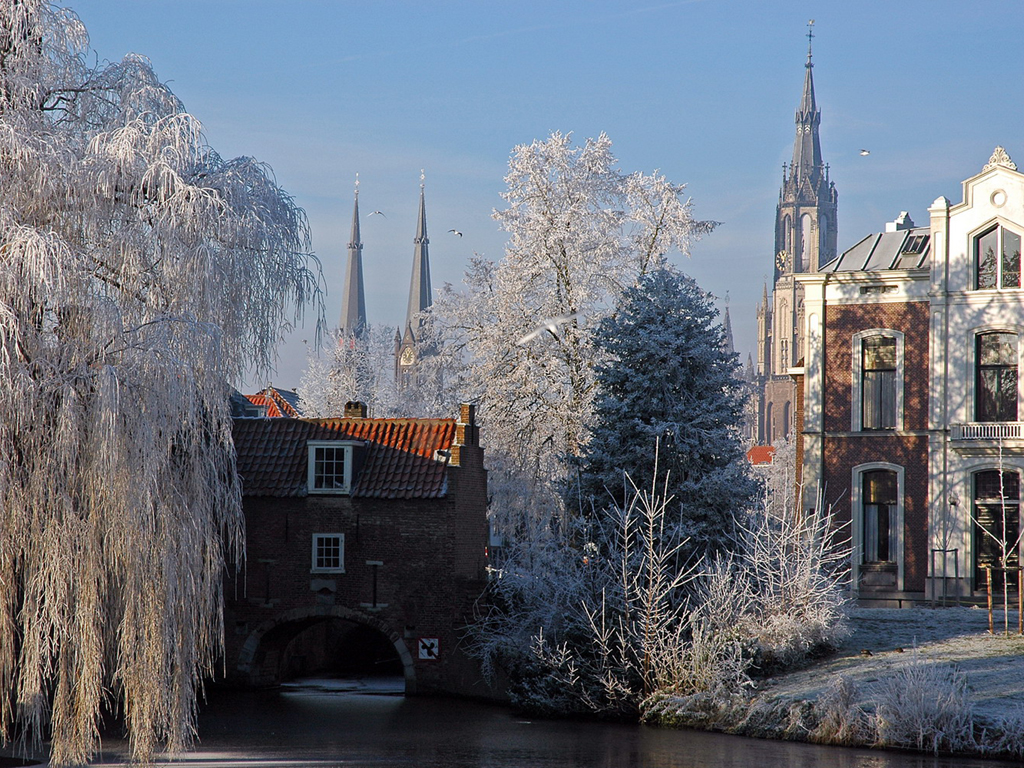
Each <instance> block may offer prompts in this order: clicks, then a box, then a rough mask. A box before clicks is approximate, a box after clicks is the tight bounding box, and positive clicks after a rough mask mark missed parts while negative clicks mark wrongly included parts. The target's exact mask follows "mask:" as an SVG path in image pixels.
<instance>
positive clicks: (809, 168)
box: [790, 19, 822, 181]
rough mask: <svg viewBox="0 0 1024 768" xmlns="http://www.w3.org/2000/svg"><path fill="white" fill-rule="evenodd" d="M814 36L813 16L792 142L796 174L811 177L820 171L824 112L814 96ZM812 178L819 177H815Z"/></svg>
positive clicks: (793, 170)
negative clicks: (819, 129)
mask: <svg viewBox="0 0 1024 768" xmlns="http://www.w3.org/2000/svg"><path fill="white" fill-rule="evenodd" d="M813 39H814V19H811V20H810V21H809V22H807V63H806V64H804V90H803V93H802V94H801V96H800V108H799V109H797V111H796V141H794V142H793V166H792V168H791V169H790V170H791V172H792V173H793V174H794V175H797V176H798V177H801V178H807V179H812V177H816V176H818V175H820V173H821V166H822V160H821V141H820V139H819V138H818V125H819V124H820V123H821V112H820V111H819V110H818V105H817V102H816V101H815V99H814V75H813V74H812V70H813V69H814V64H813V62H812V61H811V55H812V54H811V41H812V40H813ZM813 181H817V179H816V178H814V179H813Z"/></svg>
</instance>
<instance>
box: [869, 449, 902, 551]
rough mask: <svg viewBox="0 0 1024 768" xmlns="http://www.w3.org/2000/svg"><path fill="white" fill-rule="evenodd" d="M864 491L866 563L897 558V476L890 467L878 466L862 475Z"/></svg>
mask: <svg viewBox="0 0 1024 768" xmlns="http://www.w3.org/2000/svg"><path fill="white" fill-rule="evenodd" d="M861 478H862V480H863V493H862V495H861V508H862V514H863V515H864V517H863V520H862V523H861V532H862V548H861V553H862V555H861V556H862V560H861V562H863V563H891V562H894V561H895V560H896V558H895V547H894V546H893V543H894V542H895V541H896V538H897V535H898V534H897V532H896V531H895V530H894V528H895V523H896V503H897V501H898V497H897V488H898V483H897V478H896V473H895V472H893V471H891V470H887V469H876V470H872V471H870V472H865V473H864V474H863V475H861Z"/></svg>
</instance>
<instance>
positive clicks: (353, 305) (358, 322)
mask: <svg viewBox="0 0 1024 768" xmlns="http://www.w3.org/2000/svg"><path fill="white" fill-rule="evenodd" d="M423 182H424V175H423V172H422V171H420V208H419V217H418V220H417V222H416V237H415V238H413V244H414V250H413V264H412V282H411V284H410V286H409V306H408V311H407V313H406V317H405V328H403V330H408V329H414V318H415V316H416V314H418V313H419V312H422V311H423V310H425V309H427V308H428V307H429V306H430V304H431V290H430V258H429V253H428V251H427V245H428V244H429V243H430V240H429V239H428V238H427V206H426V202H425V200H424V186H425V185H424V183H423ZM338 327H339V329H340V331H341V333H342V334H343V335H346V336H358V335H361V334H362V333H363V332H364V331H365V330H366V327H367V323H366V295H365V292H364V289H363V242H362V239H361V237H360V233H359V174H356V186H355V202H354V204H353V207H352V235H351V237H350V239H349V243H348V266H347V268H346V271H345V292H344V294H342V297H341V319H340V320H339V322H338Z"/></svg>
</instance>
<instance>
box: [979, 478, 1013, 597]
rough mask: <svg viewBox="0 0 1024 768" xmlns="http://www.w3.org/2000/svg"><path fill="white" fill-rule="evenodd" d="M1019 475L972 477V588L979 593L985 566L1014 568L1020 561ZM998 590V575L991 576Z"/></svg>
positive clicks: (983, 584) (982, 586) (983, 578)
mask: <svg viewBox="0 0 1024 768" xmlns="http://www.w3.org/2000/svg"><path fill="white" fill-rule="evenodd" d="M1019 536H1020V475H1019V474H1018V473H1017V471H1016V470H1011V471H1003V472H1000V471H999V470H998V469H991V470H985V471H984V472H976V473H975V474H974V585H975V589H983V588H984V587H985V583H986V580H987V577H986V573H985V566H995V567H996V568H997V569H1000V568H1002V567H1003V565H1004V559H1005V565H1007V566H1010V567H1014V566H1016V565H1017V564H1018V562H1019V561H1020V541H1018V538H1019ZM992 576H993V584H994V585H996V586H999V587H1002V583H1003V581H1002V571H1001V570H995V571H993V573H992Z"/></svg>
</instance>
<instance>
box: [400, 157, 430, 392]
mask: <svg viewBox="0 0 1024 768" xmlns="http://www.w3.org/2000/svg"><path fill="white" fill-rule="evenodd" d="M423 190H424V176H423V172H422V171H420V211H419V218H418V219H417V222H416V237H415V238H413V258H412V281H411V282H410V284H409V306H408V309H407V310H406V313H405V327H404V329H403V331H402V333H401V335H399V334H398V333H396V334H395V380H396V381H397V382H398V386H399V388H405V387H407V386H409V385H410V384H412V383H414V382H415V380H416V379H415V376H416V367H417V363H418V361H419V358H420V357H422V356H423V354H424V350H423V349H422V348H420V347H419V345H418V341H419V339H418V337H419V333H420V323H419V320H417V319H416V315H417V314H419V313H420V312H422V311H423V310H425V309H427V308H428V307H429V306H430V304H431V290H430V256H429V254H428V251H427V246H428V245H429V244H430V240H429V239H427V206H426V202H425V201H424V196H423Z"/></svg>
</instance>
